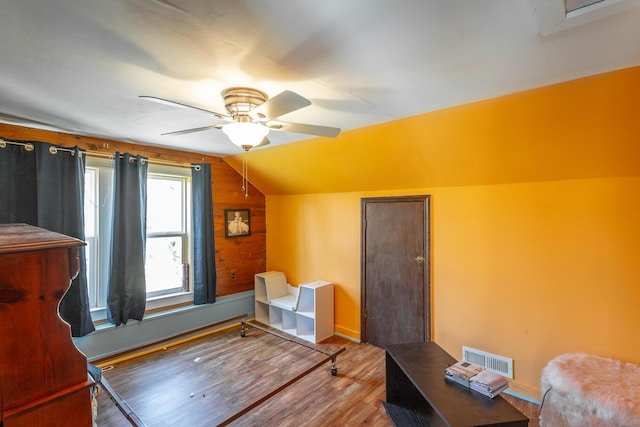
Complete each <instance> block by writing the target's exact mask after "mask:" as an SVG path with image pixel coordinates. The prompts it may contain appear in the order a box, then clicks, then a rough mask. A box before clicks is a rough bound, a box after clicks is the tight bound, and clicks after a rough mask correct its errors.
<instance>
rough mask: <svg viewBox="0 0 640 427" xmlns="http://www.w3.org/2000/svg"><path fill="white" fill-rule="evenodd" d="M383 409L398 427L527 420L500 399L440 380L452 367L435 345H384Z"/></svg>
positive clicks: (516, 425) (521, 424)
mask: <svg viewBox="0 0 640 427" xmlns="http://www.w3.org/2000/svg"><path fill="white" fill-rule="evenodd" d="M386 350H387V352H386V388H387V400H386V402H385V403H384V406H385V408H386V410H387V413H388V414H389V416H390V417H391V419H392V420H393V422H394V423H395V424H396V425H397V426H403V427H404V426H410V425H413V426H450V427H458V426H465V427H466V426H504V427H507V426H508V427H526V426H528V425H529V419H528V418H527V417H525V416H524V415H523V414H522V413H521V412H520V411H518V410H517V409H516V408H514V407H513V406H511V404H510V403H509V402H507V401H506V400H504V399H503V398H502V396H498V397H496V398H494V399H491V398H489V397H486V396H484V395H482V394H480V393H477V392H475V391H472V390H470V389H468V388H466V387H464V386H462V385H459V384H457V383H452V382H449V381H446V380H445V379H444V370H445V369H446V368H447V366H449V365H452V364H454V363H456V360H455V359H454V358H453V357H451V356H450V355H449V354H448V353H447V352H446V351H444V350H443V349H442V348H440V347H439V346H438V345H437V344H436V343H433V342H427V343H414V344H397V345H390V346H387V349H386Z"/></svg>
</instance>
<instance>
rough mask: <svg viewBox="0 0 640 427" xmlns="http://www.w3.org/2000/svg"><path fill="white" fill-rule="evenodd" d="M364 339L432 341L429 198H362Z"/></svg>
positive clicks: (379, 342) (376, 341) (377, 342)
mask: <svg viewBox="0 0 640 427" xmlns="http://www.w3.org/2000/svg"><path fill="white" fill-rule="evenodd" d="M361 210H362V246H361V248H362V269H361V275H362V280H361V283H362V292H361V295H362V299H361V304H362V307H361V313H362V319H361V320H362V323H361V327H362V340H363V341H364V342H368V343H371V344H373V345H376V346H378V347H384V346H385V345H389V344H401V343H408V342H422V341H430V339H431V324H430V289H429V280H430V262H429V260H430V254H429V196H408V197H382V198H364V199H362V206H361Z"/></svg>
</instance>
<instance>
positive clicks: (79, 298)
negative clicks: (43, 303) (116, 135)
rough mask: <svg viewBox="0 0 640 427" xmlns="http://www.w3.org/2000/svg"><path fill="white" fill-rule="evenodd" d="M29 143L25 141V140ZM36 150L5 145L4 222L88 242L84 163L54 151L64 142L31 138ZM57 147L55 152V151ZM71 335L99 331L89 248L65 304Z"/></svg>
mask: <svg viewBox="0 0 640 427" xmlns="http://www.w3.org/2000/svg"><path fill="white" fill-rule="evenodd" d="M23 142H25V141H23ZM30 143H31V144H33V147H34V150H33V151H27V150H25V149H24V147H22V146H18V145H7V146H6V147H4V148H0V182H1V183H2V185H0V223H16V222H24V223H27V224H31V225H35V226H38V227H42V228H46V229H48V230H51V231H55V232H58V233H62V234H66V235H68V236H71V237H75V238H78V239H80V240H84V162H83V154H82V152H81V151H80V150H79V149H78V147H75V148H73V149H71V150H72V152H71V153H70V152H67V151H58V152H57V153H56V154H53V153H52V152H50V149H52V148H54V149H55V148H60V147H58V146H55V145H52V144H47V143H43V142H30ZM54 151H55V150H54ZM59 312H60V316H61V317H62V318H63V319H64V320H65V321H66V322H67V323H69V325H70V326H71V334H72V335H73V336H75V337H80V336H84V335H86V334H88V333H90V332H93V331H94V330H95V328H94V326H93V322H92V320H91V312H90V306H89V296H88V291H87V275H86V263H85V250H84V247H82V248H81V249H80V271H79V273H78V275H77V277H76V278H75V279H74V280H73V281H72V282H71V286H70V287H69V290H68V291H67V293H66V294H65V296H64V297H63V298H62V301H61V302H60V306H59Z"/></svg>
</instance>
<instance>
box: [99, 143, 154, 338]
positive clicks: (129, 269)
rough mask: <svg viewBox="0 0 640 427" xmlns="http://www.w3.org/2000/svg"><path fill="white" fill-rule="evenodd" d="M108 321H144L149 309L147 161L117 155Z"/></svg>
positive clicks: (114, 322)
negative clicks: (147, 303) (146, 272)
mask: <svg viewBox="0 0 640 427" xmlns="http://www.w3.org/2000/svg"><path fill="white" fill-rule="evenodd" d="M113 175H114V177H113V220H112V230H113V236H112V239H111V260H110V271H109V285H108V286H109V287H108V290H107V318H108V319H109V322H111V323H113V324H114V325H116V326H119V325H121V324H126V323H127V321H128V320H129V319H134V320H142V317H143V316H144V310H145V307H146V301H147V293H146V282H145V270H144V263H145V241H146V233H147V161H146V159H145V158H144V157H141V156H132V155H130V154H126V153H125V154H120V153H116V154H115V160H114V173H113Z"/></svg>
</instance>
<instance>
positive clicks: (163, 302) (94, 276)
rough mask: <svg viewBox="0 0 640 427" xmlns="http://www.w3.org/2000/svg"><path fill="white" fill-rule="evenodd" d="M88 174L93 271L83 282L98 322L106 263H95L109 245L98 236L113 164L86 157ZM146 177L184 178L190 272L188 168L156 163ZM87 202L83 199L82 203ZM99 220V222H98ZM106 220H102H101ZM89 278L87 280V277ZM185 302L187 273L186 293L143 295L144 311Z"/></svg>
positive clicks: (103, 301) (185, 244)
mask: <svg viewBox="0 0 640 427" xmlns="http://www.w3.org/2000/svg"><path fill="white" fill-rule="evenodd" d="M85 169H86V170H87V171H88V172H89V173H93V174H95V180H94V181H95V188H94V194H95V195H96V201H97V203H95V206H88V207H86V208H85V211H86V210H87V208H88V209H95V211H94V212H95V215H96V228H97V230H96V231H95V237H93V238H91V237H90V238H88V239H86V240H87V246H88V250H87V253H88V254H91V255H94V259H92V260H88V262H91V263H92V264H91V265H92V266H93V268H92V271H88V274H87V283H88V286H89V288H90V289H89V295H90V305H91V317H92V319H93V321H94V322H95V321H101V320H104V319H106V295H107V280H108V273H107V271H106V268H105V267H104V266H106V265H107V262H106V261H105V260H104V259H103V260H102V263H101V264H102V266H103V267H100V264H99V263H98V259H97V257H98V256H100V255H99V254H100V253H101V252H104V251H107V253H108V251H109V250H110V242H109V240H108V239H101V231H102V234H106V233H108V226H107V225H106V224H105V223H104V222H105V221H109V222H110V220H109V219H108V216H106V214H107V212H108V211H110V209H111V194H110V193H111V191H110V190H111V187H110V185H111V184H110V183H111V182H112V180H113V162H112V161H111V160H109V159H102V158H96V157H90V156H87V163H86V168H85ZM150 177H160V178H162V177H168V178H180V179H184V188H183V199H184V200H183V203H184V206H186V209H185V210H184V211H183V216H184V217H183V224H184V226H183V227H184V229H183V230H182V231H183V233H182V234H183V236H184V237H183V242H182V245H183V254H182V256H183V260H184V261H185V262H186V263H187V264H188V265H189V267H188V270H189V271H191V268H190V266H191V263H192V262H191V260H192V259H193V254H192V250H191V238H192V237H191V206H192V205H191V169H190V168H185V167H179V166H167V165H159V164H153V163H150V164H149V169H148V173H147V179H149V178H150ZM101 188H102V189H103V192H104V191H105V189H107V190H106V192H107V193H108V194H101V192H100V189H101ZM86 202H87V201H86V200H85V203H86ZM101 218H103V219H102V222H101ZM105 218H106V219H105ZM167 235H175V234H172V233H169V234H162V233H159V234H151V235H150V237H151V238H153V237H160V236H167ZM89 276H91V277H89ZM185 303H193V275H192V274H191V273H189V283H188V290H187V291H184V290H183V289H180V290H179V291H177V292H170V293H167V292H163V291H160V292H154V293H150V294H147V304H146V310H161V309H162V308H169V307H172V306H176V305H182V304H185Z"/></svg>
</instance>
